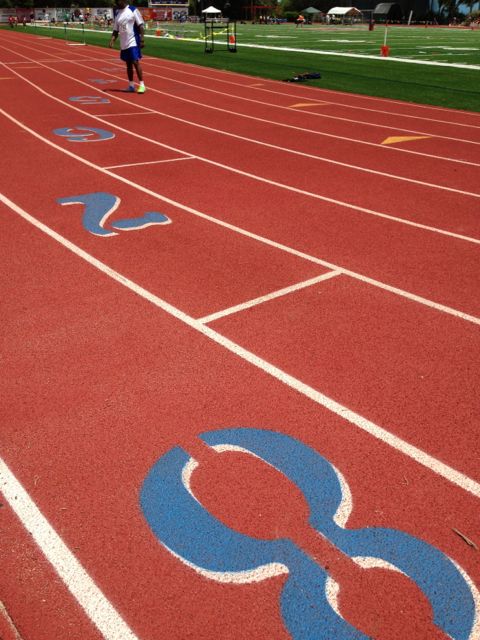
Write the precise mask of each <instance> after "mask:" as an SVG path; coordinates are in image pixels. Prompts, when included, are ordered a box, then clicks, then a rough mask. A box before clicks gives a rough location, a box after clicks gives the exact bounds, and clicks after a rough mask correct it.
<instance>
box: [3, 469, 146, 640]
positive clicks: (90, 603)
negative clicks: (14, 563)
mask: <svg viewBox="0 0 480 640" xmlns="http://www.w3.org/2000/svg"><path fill="white" fill-rule="evenodd" d="M0 490H1V492H2V493H3V495H4V496H5V499H6V500H7V502H8V503H9V505H10V506H11V508H12V509H13V511H14V512H15V513H16V515H17V517H18V518H19V519H20V521H21V523H22V524H23V526H24V527H25V529H26V530H27V531H28V532H29V533H30V534H31V535H32V537H33V539H34V540H35V542H36V543H37V545H38V546H39V547H40V549H41V550H42V552H43V553H44V554H45V556H46V558H47V560H48V561H49V562H50V563H51V564H52V565H53V568H54V569H55V571H56V572H57V574H58V575H59V576H60V578H61V579H62V581H63V582H64V583H65V585H66V586H67V588H68V590H69V591H70V593H71V594H72V595H73V597H74V598H75V600H76V601H77V602H78V604H79V605H80V607H81V608H82V609H83V611H84V612H85V614H86V615H87V617H88V618H89V619H90V621H91V622H92V623H93V624H94V625H95V626H96V627H97V629H98V630H99V631H100V633H101V634H102V635H103V637H104V638H105V639H106V640H138V636H136V635H135V634H134V633H133V631H132V630H131V629H130V627H129V626H128V625H127V624H126V622H125V621H124V620H123V618H122V617H121V616H120V614H119V613H118V611H117V610H116V609H115V608H114V606H113V605H112V603H111V602H110V601H109V600H108V599H107V598H106V596H105V595H104V594H103V592H102V591H101V590H100V589H99V587H98V586H97V585H96V583H95V582H94V581H93V579H92V578H91V577H90V576H89V574H88V573H87V572H86V571H85V569H84V568H83V566H82V565H81V564H80V562H79V561H78V559H77V558H76V557H75V556H74V554H73V553H72V552H71V551H70V549H69V548H68V547H67V545H66V544H65V542H64V541H63V540H62V539H61V537H60V536H59V535H58V533H57V532H56V531H55V529H54V528H53V527H52V525H51V524H50V523H49V522H48V520H47V519H46V518H45V516H44V515H43V514H42V512H41V511H40V509H39V508H38V507H37V505H36V504H35V502H34V501H33V500H32V498H31V497H30V496H29V494H28V493H27V492H26V491H25V489H24V487H23V486H22V485H21V484H20V482H19V481H18V480H17V478H16V477H15V476H14V474H13V473H12V471H11V470H10V469H9V468H8V466H7V465H6V463H5V462H4V460H3V459H2V458H0Z"/></svg>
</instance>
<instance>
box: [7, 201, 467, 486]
mask: <svg viewBox="0 0 480 640" xmlns="http://www.w3.org/2000/svg"><path fill="white" fill-rule="evenodd" d="M0 201H1V202H3V203H4V204H5V205H6V206H7V207H9V208H10V209H11V210H12V211H13V212H15V213H16V214H18V215H19V216H21V217H22V218H23V219H24V220H26V221H27V222H29V223H30V224H32V225H34V226H35V227H36V228H37V229H39V230H40V231H42V232H43V233H45V234H46V235H48V236H49V237H50V238H52V239H53V240H55V241H57V242H59V243H60V244H61V245H62V246H64V247H65V248H66V249H68V250H69V251H71V252H72V253H74V254H75V255H76V256H78V257H79V258H81V259H83V260H85V261H86V262H88V263H89V264H90V265H91V266H93V267H95V268H96V269H98V270H99V271H101V272H102V273H104V274H105V275H107V276H108V277H110V278H112V279H113V280H115V281H116V282H119V283H120V284H122V285H123V286H125V287H127V288H128V289H130V290H131V291H133V292H134V293H136V294H137V295H139V296H140V297H142V298H144V299H145V300H148V301H149V302H151V303H152V304H153V305H155V306H156V307H158V308H159V309H162V310H163V311H165V312H166V313H168V314H170V315H171V316H173V317H174V318H176V319H177V320H179V321H180V322H183V323H184V324H186V325H187V326H189V327H191V328H192V329H195V330H196V331H198V332H199V333H200V334H202V335H203V336H205V337H206V338H208V339H209V340H211V341H212V342H215V343H216V344H218V345H220V346H222V347H224V348H225V349H227V350H228V351H230V352H231V353H233V354H235V355H236V356H238V357H239V358H241V359H242V360H245V361H246V362H248V363H250V364H252V365H253V366H255V367H257V368H258V369H261V370H262V371H264V372H265V373H267V374H268V375H269V376H272V377H273V378H275V379H276V380H279V381H280V382H282V383H283V384H285V385H286V386H288V387H290V388H291V389H294V390H295V391H297V392H298V393H300V394H302V395H304V396H305V397H307V398H309V399H310V400H312V401H313V402H315V403H317V404H318V405H321V406H323V407H325V408H326V409H328V410H329V411H331V412H332V413H334V414H336V415H338V416H340V417H341V418H343V419H344V420H346V421H347V422H349V423H350V424H352V425H354V426H356V427H358V428H359V429H360V430H361V431H363V432H365V433H368V434H370V435H371V436H373V437H374V438H376V439H377V440H380V441H381V442H383V443H384V444H386V445H388V446H389V447H391V448H392V449H395V450H396V451H398V452H399V453H401V454H403V455H405V456H407V457H408V458H411V459H412V460H415V462H418V463H419V464H421V465H422V466H423V467H426V468H427V469H429V470H430V471H433V473H436V474H437V475H438V476H440V477H442V478H444V479H445V480H448V481H449V482H451V483H452V484H454V485H456V486H457V487H460V488H461V489H463V490H464V491H467V492H468V493H471V494H472V495H474V496H475V497H476V498H480V483H478V482H476V481H475V480H473V479H472V478H470V477H468V476H467V475H465V474H464V473H462V472H461V471H458V470H457V469H454V468H453V467H450V466H449V465H447V464H445V463H444V462H441V461H440V460H438V459H437V458H435V457H433V456H431V455H430V454H428V453H426V452H425V451H422V449H419V448H418V447H415V446H414V445H411V444H410V443H409V442H407V441H406V440H403V439H402V438H399V437H398V436H396V435H395V434H393V433H391V432H390V431H387V430H386V429H384V428H383V427H380V426H378V425H377V424H375V423H374V422H371V421H370V420H368V419H367V418H364V417H363V416H361V415H360V414H359V413H356V412H355V411H352V410H351V409H348V408H347V407H345V406H344V405H342V404H340V403H339V402H337V401H336V400H333V399H332V398H329V397H328V396H326V395H325V394H323V393H321V392H320V391H317V389H314V388H313V387H311V386H309V385H307V384H305V383H304V382H302V381H301V380H298V379H297V378H295V377H294V376H292V375H290V374H288V373H286V372H285V371H283V370H282V369H279V368H278V367H276V366H275V365H273V364H271V363H270V362H268V361H267V360H264V359H263V358H260V357H259V356H257V355H256V354H255V353H252V352H251V351H248V349H245V348H243V347H242V346H240V345H238V344H237V343H235V342H233V340H230V339H229V338H226V337H225V336H223V335H222V334H220V333H218V332H217V331H215V330H214V329H211V328H210V327H209V326H207V325H205V324H202V323H201V322H199V321H198V320H195V319H194V318H192V317H191V316H189V315H188V314H186V313H184V312H183V311H181V310H180V309H177V308H176V307H174V306H173V305H171V304H170V303H169V302H166V301H165V300H163V299H162V298H159V297H158V296H156V295H155V294H153V293H151V292H150V291H148V290H147V289H145V288H144V287H142V286H140V285H138V284H136V283H135V282H133V280H130V278H127V277H126V276H124V275H122V274H121V273H119V272H118V271H115V270H114V269H112V268H111V267H109V266H108V265H106V264H105V263H104V262H102V261H101V260H98V259H97V258H95V257H94V256H92V255H90V254H89V253H88V252H87V251H84V250H83V249H81V248H80V247H78V246H77V245H75V244H74V243H73V242H71V241H70V240H67V238H64V237H63V236H62V235H60V234H59V233H57V232H56V231H54V230H53V229H50V227H48V226H47V225H46V224H44V223H43V222H40V220H37V219H36V218H34V217H33V216H32V215H30V214H29V213H27V212H26V211H25V210H24V209H22V208H21V207H19V206H18V205H16V204H15V203H14V202H12V201H11V200H10V199H9V198H7V197H6V196H4V195H3V194H0Z"/></svg>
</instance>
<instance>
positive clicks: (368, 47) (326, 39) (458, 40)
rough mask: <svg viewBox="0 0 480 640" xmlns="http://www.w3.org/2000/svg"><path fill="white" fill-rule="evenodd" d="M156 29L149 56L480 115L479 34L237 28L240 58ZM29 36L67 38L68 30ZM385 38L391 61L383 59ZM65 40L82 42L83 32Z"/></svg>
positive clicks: (178, 29) (186, 31)
mask: <svg viewBox="0 0 480 640" xmlns="http://www.w3.org/2000/svg"><path fill="white" fill-rule="evenodd" d="M156 28H157V26H156V25H155V27H154V28H152V29H150V30H147V35H150V36H151V37H147V39H146V49H145V53H146V54H148V55H153V56H159V57H163V58H168V59H173V60H181V61H185V62H191V63H194V64H199V65H204V66H210V67H216V68H222V69H229V70H232V71H238V72H242V73H247V74H251V75H254V76H260V77H268V78H274V79H277V80H286V79H287V78H292V77H293V76H295V75H297V74H299V73H305V72H319V73H321V75H322V77H321V79H319V80H309V81H308V84H309V85H311V86H319V87H323V88H327V89H337V90H340V91H348V92H355V93H361V94H367V95H372V96H382V97H390V98H395V99H400V100H407V101H411V102H419V103H424V104H434V105H439V106H445V107H453V108H458V109H467V110H471V111H479V112H480V29H475V30H471V29H458V28H435V27H428V28H424V27H404V26H397V27H395V26H393V27H392V26H390V27H388V30H387V32H385V27H384V26H383V25H376V26H375V29H374V30H373V31H369V30H368V28H367V25H365V24H364V25H358V26H353V27H348V26H346V27H342V26H334V25H307V26H304V27H302V28H296V27H295V25H294V24H281V25H252V24H240V23H237V52H236V53H231V52H229V51H227V47H226V34H222V33H221V31H218V32H217V35H216V38H217V40H218V43H217V44H216V45H215V51H214V53H211V54H205V52H204V40H203V37H204V27H203V25H202V24H191V23H186V24H185V25H179V24H175V23H169V24H165V25H160V28H162V29H163V31H164V34H163V35H162V36H161V37H157V36H156V35H155V32H156ZM22 30H23V27H19V28H18V31H19V32H20V31H22ZM27 30H28V31H29V32H32V31H35V32H36V33H38V34H45V33H47V32H48V33H49V34H50V35H52V36H55V37H61V38H64V37H65V31H64V28H63V26H61V25H59V27H58V28H57V29H54V28H45V27H36V28H33V27H28V29H27ZM385 33H386V43H387V45H388V46H389V47H390V55H389V57H387V58H382V57H381V56H380V47H381V45H383V44H384V42H385ZM66 34H67V38H68V40H75V39H78V38H80V39H81V38H83V35H82V34H81V32H80V31H78V27H77V30H73V29H71V28H69V29H68V30H67V32H66ZM109 36H110V32H104V33H102V32H99V31H93V30H92V31H90V30H88V29H87V28H85V36H84V37H85V41H86V42H87V44H88V43H92V44H100V45H104V46H106V45H107V43H108V40H109ZM399 59H400V60H399Z"/></svg>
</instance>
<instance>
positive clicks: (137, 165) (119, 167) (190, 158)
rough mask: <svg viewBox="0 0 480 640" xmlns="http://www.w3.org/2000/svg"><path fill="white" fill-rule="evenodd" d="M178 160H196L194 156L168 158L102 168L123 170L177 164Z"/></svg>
mask: <svg viewBox="0 0 480 640" xmlns="http://www.w3.org/2000/svg"><path fill="white" fill-rule="evenodd" d="M180 160H196V158H195V156H188V157H186V158H170V159H169V160H150V161H149V162H132V163H130V164H114V165H111V166H110V167H103V168H104V169H124V168H125V167H144V166H146V165H147V164H162V163H165V162H179V161H180Z"/></svg>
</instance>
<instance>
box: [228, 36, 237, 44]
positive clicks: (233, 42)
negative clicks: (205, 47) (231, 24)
mask: <svg viewBox="0 0 480 640" xmlns="http://www.w3.org/2000/svg"><path fill="white" fill-rule="evenodd" d="M228 44H235V36H234V35H231V36H230V37H229V38H228Z"/></svg>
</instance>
